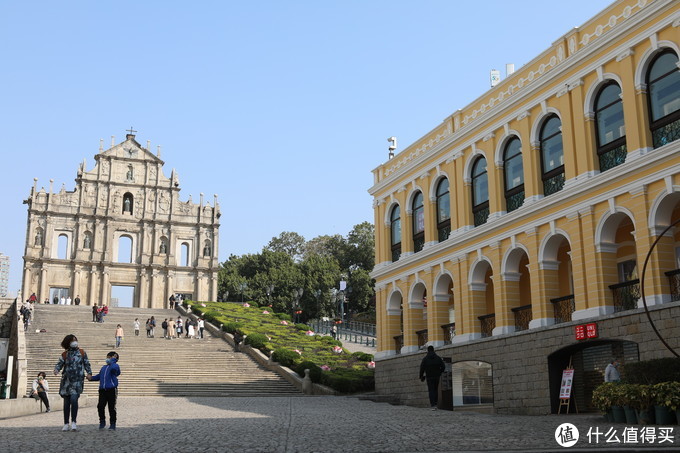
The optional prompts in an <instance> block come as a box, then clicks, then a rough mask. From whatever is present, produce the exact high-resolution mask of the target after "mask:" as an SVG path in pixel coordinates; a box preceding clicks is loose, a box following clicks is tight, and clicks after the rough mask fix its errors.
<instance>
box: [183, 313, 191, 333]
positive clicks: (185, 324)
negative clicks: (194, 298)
mask: <svg viewBox="0 0 680 453" xmlns="http://www.w3.org/2000/svg"><path fill="white" fill-rule="evenodd" d="M189 325H191V318H189V317H188V316H187V320H186V321H185V323H184V338H188V337H189Z"/></svg>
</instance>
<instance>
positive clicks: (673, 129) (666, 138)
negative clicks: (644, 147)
mask: <svg viewBox="0 0 680 453" xmlns="http://www.w3.org/2000/svg"><path fill="white" fill-rule="evenodd" d="M679 138H680V120H675V121H673V122H672V123H669V124H666V125H665V126H661V127H659V128H656V129H654V130H653V131H652V142H653V144H654V148H658V147H660V146H663V145H665V144H667V143H670V142H673V141H675V140H677V139H679Z"/></svg>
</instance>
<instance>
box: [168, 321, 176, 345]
mask: <svg viewBox="0 0 680 453" xmlns="http://www.w3.org/2000/svg"><path fill="white" fill-rule="evenodd" d="M175 328H176V327H175V320H174V319H172V318H170V320H169V321H168V339H169V340H172V339H173V338H175Z"/></svg>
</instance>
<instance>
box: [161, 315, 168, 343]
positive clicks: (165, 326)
mask: <svg viewBox="0 0 680 453" xmlns="http://www.w3.org/2000/svg"><path fill="white" fill-rule="evenodd" d="M161 327H162V328H163V338H168V318H165V319H164V320H163V322H162V323H161Z"/></svg>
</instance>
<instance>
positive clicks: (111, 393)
mask: <svg viewBox="0 0 680 453" xmlns="http://www.w3.org/2000/svg"><path fill="white" fill-rule="evenodd" d="M117 394H118V389H117V388H113V389H99V403H98V404H97V410H98V411H99V423H106V414H105V413H104V408H105V407H106V405H107V404H108V405H109V420H110V423H111V424H112V425H115V424H116V396H117Z"/></svg>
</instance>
